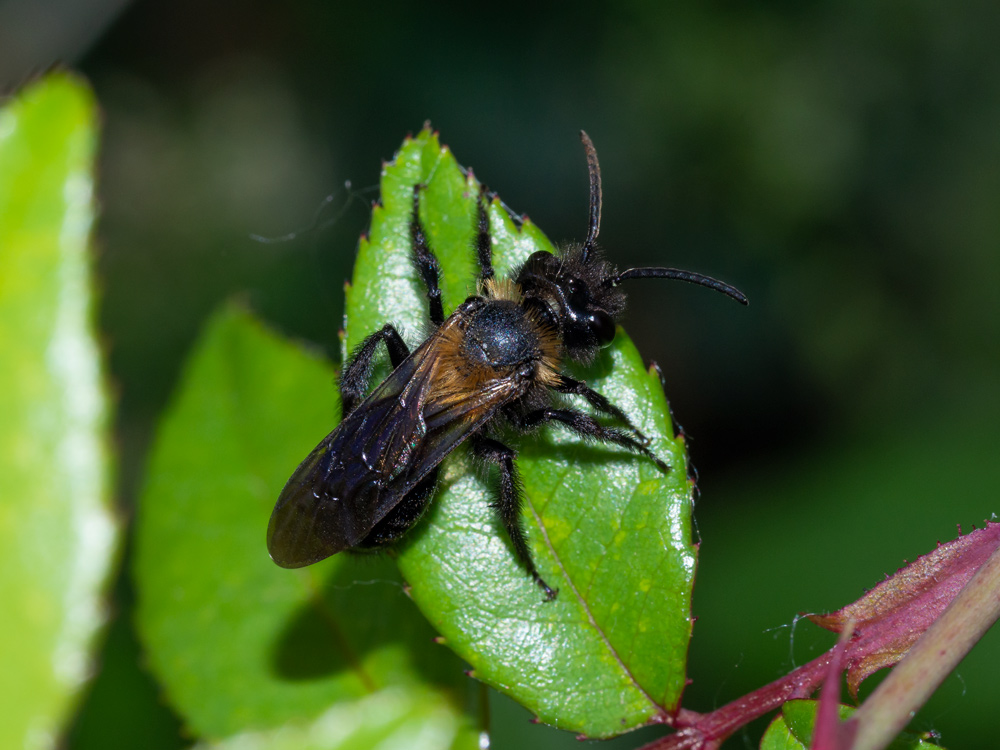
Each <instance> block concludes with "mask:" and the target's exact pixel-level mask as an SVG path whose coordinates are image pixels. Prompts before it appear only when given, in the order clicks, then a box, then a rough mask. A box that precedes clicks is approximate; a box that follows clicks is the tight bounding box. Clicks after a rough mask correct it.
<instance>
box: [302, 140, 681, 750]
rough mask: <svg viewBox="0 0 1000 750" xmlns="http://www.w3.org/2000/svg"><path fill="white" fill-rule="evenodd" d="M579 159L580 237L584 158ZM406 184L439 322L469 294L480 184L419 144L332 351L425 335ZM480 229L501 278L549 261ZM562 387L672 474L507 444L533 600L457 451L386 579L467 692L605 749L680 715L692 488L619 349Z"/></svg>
mask: <svg viewBox="0 0 1000 750" xmlns="http://www.w3.org/2000/svg"><path fill="white" fill-rule="evenodd" d="M580 161H581V180H580V185H581V207H580V217H581V233H582V230H583V228H584V225H583V222H584V219H585V217H586V202H585V198H584V197H583V195H582V192H583V191H582V187H583V185H585V181H584V178H583V177H584V173H583V168H582V165H583V163H584V160H583V158H582V154H581V160H580ZM417 183H420V184H424V185H426V188H425V189H424V190H423V191H422V198H421V219H422V222H423V223H424V227H425V229H426V231H427V234H428V238H429V242H430V244H431V247H432V249H433V250H434V252H435V254H436V255H437V257H438V259H439V261H440V262H441V265H442V268H443V274H442V284H441V286H442V292H443V298H444V304H445V310H446V312H447V311H449V310H451V309H453V308H454V307H455V306H456V305H457V304H459V303H460V302H461V301H462V300H464V299H465V297H466V296H467V295H469V294H471V293H474V290H475V273H476V264H475V258H474V252H473V245H472V242H473V223H474V219H475V212H476V203H475V201H476V197H477V195H478V190H479V187H478V183H477V182H476V181H475V179H474V178H473V177H472V175H471V174H469V175H466V174H465V173H463V171H462V170H461V168H460V167H459V166H458V164H457V163H456V161H455V158H454V156H453V155H452V154H451V152H450V151H449V150H448V149H447V148H446V147H442V146H441V145H440V144H439V142H438V139H437V136H436V134H433V133H431V132H430V131H429V130H426V129H425V130H424V131H423V132H421V133H420V134H419V135H418V136H417V137H416V138H412V139H407V140H406V141H405V142H404V144H403V146H402V148H401V149H400V151H399V152H398V153H397V155H396V158H395V160H394V161H393V162H392V163H391V164H389V165H387V166H386V167H385V169H384V171H383V174H382V204H381V206H378V207H376V208H375V210H374V212H373V215H372V224H371V231H370V236H369V237H366V238H362V242H361V244H360V248H359V252H358V260H357V265H356V267H355V273H354V281H353V284H352V285H351V287H349V289H348V294H347V310H346V319H347V331H346V337H345V341H344V351H345V352H346V351H348V350H350V349H352V348H353V347H354V346H356V345H357V344H358V343H359V342H360V341H361V340H362V339H363V338H364V337H365V336H366V335H367V334H369V333H371V332H372V331H374V330H376V329H377V328H379V327H381V326H382V325H383V324H384V323H386V322H393V323H396V324H397V325H398V326H399V327H400V328H401V329H402V331H403V332H404V337H405V338H406V339H407V342H408V343H409V344H410V345H411V346H416V345H417V344H418V343H420V341H421V339H422V337H423V336H424V335H425V332H426V329H427V301H426V296H425V293H424V289H423V286H422V284H421V283H420V281H419V279H418V277H417V274H416V272H415V270H414V268H413V266H412V263H411V261H410V240H409V218H410V211H411V206H412V194H413V186H414V185H415V184H417ZM490 223H491V228H492V233H493V238H494V249H493V254H494V259H495V265H496V268H497V272H498V274H499V275H500V276H503V275H505V274H507V273H509V272H510V270H511V269H513V268H516V267H517V265H518V264H519V263H521V262H523V261H524V259H525V258H527V256H528V255H530V254H531V253H532V252H534V251H535V250H546V251H549V252H551V251H553V247H552V245H551V243H550V242H549V241H548V240H547V239H546V238H545V236H544V235H543V234H542V233H541V232H540V231H539V230H538V229H537V228H536V227H534V226H533V225H532V224H531V223H530V222H528V221H524V223H523V225H522V226H520V227H519V226H517V225H516V224H515V223H514V221H512V219H511V217H510V216H509V215H508V214H507V212H506V211H505V210H504V209H503V208H502V207H501V205H500V203H499V201H498V200H494V201H493V203H492V204H491V206H490ZM383 372H384V371H383ZM574 372H575V374H576V375H578V376H579V377H583V378H585V379H586V380H587V381H588V382H589V383H590V385H591V386H592V387H594V388H595V389H596V390H598V391H600V392H602V393H604V394H605V395H606V396H608V397H609V398H610V399H611V400H612V401H613V402H614V403H616V404H618V405H619V406H620V407H622V408H623V410H624V411H625V412H626V413H627V414H628V415H629V416H630V417H631V418H632V419H633V421H634V422H635V424H636V425H637V426H638V427H639V428H640V429H641V430H642V431H643V432H644V433H645V434H646V435H648V436H649V437H651V438H652V439H653V443H652V446H651V447H652V448H653V450H655V451H656V452H657V454H658V455H660V456H662V457H664V458H665V460H666V461H667V462H668V463H669V464H670V465H671V467H672V469H671V471H670V473H669V474H668V475H664V474H663V473H662V472H660V471H659V470H658V469H657V468H656V467H655V466H654V465H653V464H652V462H651V461H649V460H648V459H646V458H641V457H636V456H632V455H630V454H627V453H625V452H624V451H622V450H619V449H616V448H613V447H605V446H596V447H595V446H588V445H584V444H583V443H582V441H580V440H579V439H577V438H574V437H571V436H569V435H567V434H566V432H565V431H563V430H561V429H559V428H558V427H555V428H551V429H545V430H542V431H540V432H539V433H538V436H537V437H528V438H524V439H523V440H521V441H520V443H519V446H520V458H519V466H520V468H521V472H522V477H523V479H524V485H525V490H526V503H525V509H524V520H525V524H526V528H527V530H528V535H529V543H530V547H531V551H532V555H533V557H534V559H535V561H536V563H537V565H538V569H539V571H540V572H541V574H542V576H543V577H544V578H545V579H546V580H547V581H548V582H549V583H550V584H551V585H553V586H557V587H559V588H560V590H561V591H560V594H559V597H558V599H557V600H556V601H554V602H543V601H542V595H541V592H540V591H539V589H538V587H537V586H536V585H535V583H534V582H533V581H532V580H531V579H530V578H529V576H528V575H527V574H526V573H525V571H524V570H523V569H522V568H521V567H519V565H518V564H517V562H516V561H515V558H514V555H513V552H512V550H511V547H510V544H509V541H508V540H507V537H506V535H505V533H504V532H503V530H502V528H501V527H500V525H499V524H498V522H497V521H496V519H495V518H494V516H493V513H492V512H491V510H490V508H489V500H490V497H491V496H492V494H491V492H492V491H491V487H492V486H494V485H493V483H492V482H491V481H490V480H489V479H488V478H487V479H485V480H484V478H482V477H479V476H477V474H476V473H475V472H474V471H472V468H471V466H470V461H469V460H468V457H467V456H466V455H465V453H464V451H461V450H460V451H458V452H457V453H456V454H455V455H453V456H452V457H451V458H449V459H448V461H447V462H446V464H445V467H446V468H445V469H444V471H443V472H442V477H441V486H440V488H439V491H438V498H437V500H436V501H435V502H434V503H433V504H432V509H431V510H430V511H429V513H428V514H427V517H426V518H425V520H424V521H422V522H421V524H420V525H419V526H418V528H417V529H415V530H414V532H412V533H411V534H410V535H409V536H408V538H407V541H406V543H405V544H404V545H403V547H402V550H401V554H400V556H399V565H400V569H401V570H402V572H403V575H404V577H405V578H406V580H407V581H408V582H409V583H410V584H411V585H412V593H413V598H414V600H415V601H416V602H417V604H418V605H419V606H420V608H421V610H422V611H423V612H424V614H425V615H427V617H428V618H429V619H430V620H431V622H432V623H433V624H434V626H435V627H436V628H438V630H439V631H440V632H441V633H442V634H443V636H444V637H445V640H446V642H447V643H448V645H449V646H451V648H452V649H454V650H455V652H456V653H457V654H459V655H460V656H461V657H462V658H463V659H465V660H466V661H468V662H469V663H470V664H472V666H473V667H474V669H475V675H476V676H477V677H478V678H479V679H481V680H483V681H485V682H487V683H488V684H490V685H492V686H494V687H496V688H497V689H499V690H501V691H503V692H505V693H507V694H509V695H511V696H512V697H514V698H515V699H517V700H518V701H520V702H521V703H522V704H524V705H525V706H527V707H528V708H529V709H530V710H532V711H533V712H535V714H536V715H537V716H538V717H539V718H540V719H541V720H542V721H545V722H547V723H550V724H553V725H555V726H558V727H562V728H565V729H570V730H573V731H576V732H580V733H583V734H586V735H588V736H591V737H609V736H613V735H616V734H620V733H622V732H624V731H627V730H629V729H632V728H635V727H637V726H640V725H642V724H645V723H647V722H650V721H656V720H658V719H662V718H663V717H664V716H665V715H666V714H668V713H671V712H673V711H674V710H675V709H676V707H677V705H678V702H679V699H680V695H681V691H682V689H683V686H684V681H685V659H686V653H687V645H688V640H689V638H690V633H691V620H690V616H689V614H690V600H691V587H692V582H693V576H694V570H695V560H696V548H695V547H694V545H692V543H691V527H690V512H691V485H690V483H689V481H688V479H687V476H686V457H685V452H684V444H683V440H682V439H681V438H674V436H673V428H672V425H671V421H670V417H669V412H668V408H667V403H666V400H665V398H664V395H663V391H662V388H661V386H660V383H659V379H658V377H657V375H656V374H655V373H653V372H650V371H647V370H646V368H645V367H644V366H643V363H642V360H641V358H640V356H639V354H638V352H637V351H636V349H635V347H634V346H633V345H632V343H631V342H630V341H629V339H628V338H627V336H625V335H624V333H621V332H619V335H618V337H617V339H616V342H615V344H614V345H613V346H612V347H610V348H609V349H608V350H606V351H604V352H603V353H602V354H601V356H600V357H599V358H598V359H597V361H596V362H595V364H594V365H593V366H592V367H590V368H588V369H586V370H579V371H574ZM304 455H305V452H303V453H302V456H304ZM583 686H585V687H583Z"/></svg>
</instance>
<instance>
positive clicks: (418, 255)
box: [410, 185, 444, 326]
mask: <svg viewBox="0 0 1000 750" xmlns="http://www.w3.org/2000/svg"><path fill="white" fill-rule="evenodd" d="M423 187H424V186H423V185H414V186H413V210H412V212H411V213H410V248H411V250H412V251H413V264H414V265H415V266H416V267H417V272H418V273H419V274H420V277H421V278H422V279H423V280H424V286H426V287H427V302H428V304H429V305H430V316H431V322H432V323H433V324H434V325H436V326H439V325H441V324H442V323H443V322H444V307H443V306H442V304H441V286H440V284H439V279H440V278H441V264H440V263H438V259H437V258H435V257H434V253H433V252H431V248H430V245H428V244H427V234H426V233H425V232H424V227H423V225H422V224H421V223H420V190H421V189H422V188H423Z"/></svg>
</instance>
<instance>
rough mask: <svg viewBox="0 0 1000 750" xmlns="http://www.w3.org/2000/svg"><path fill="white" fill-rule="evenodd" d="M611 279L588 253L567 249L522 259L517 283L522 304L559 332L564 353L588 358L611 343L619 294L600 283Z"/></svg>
mask: <svg viewBox="0 0 1000 750" xmlns="http://www.w3.org/2000/svg"><path fill="white" fill-rule="evenodd" d="M612 275H613V271H612V270H611V269H610V268H609V266H608V264H607V263H606V262H605V261H604V260H602V259H601V258H600V257H599V256H598V255H597V253H596V252H594V251H593V249H592V248H591V249H590V250H589V252H588V253H587V254H586V255H585V254H584V248H582V247H570V248H569V249H568V250H566V251H565V252H564V253H563V254H562V255H558V256H557V255H552V254H551V253H547V252H545V251H539V252H536V253H534V254H533V255H532V256H531V257H529V258H528V260H527V262H526V263H525V264H524V266H523V267H522V268H521V272H520V273H519V274H518V277H517V283H518V285H519V286H520V287H521V290H522V293H523V294H524V296H525V299H526V300H530V301H531V302H532V303H533V304H534V306H535V307H537V308H539V309H540V312H541V313H542V316H543V318H544V319H545V320H546V321H547V322H548V323H549V324H550V325H551V326H552V327H553V328H555V329H557V330H558V331H559V334H560V337H561V338H562V341H563V345H564V346H565V347H566V350H567V353H568V354H569V355H570V357H572V358H574V359H589V358H590V357H591V356H592V355H593V351H594V350H595V349H598V348H601V347H605V346H608V345H609V344H610V343H611V342H612V341H614V338H615V323H616V321H617V319H618V316H619V315H620V314H621V313H622V310H624V308H625V295H624V294H623V293H622V292H621V291H619V290H618V289H615V288H612V287H609V286H608V285H606V284H605V283H604V279H605V278H608V277H609V276H612Z"/></svg>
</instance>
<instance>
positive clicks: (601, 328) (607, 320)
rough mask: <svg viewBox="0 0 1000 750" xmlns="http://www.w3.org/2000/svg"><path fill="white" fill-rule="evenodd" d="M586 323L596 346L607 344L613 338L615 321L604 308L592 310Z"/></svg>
mask: <svg viewBox="0 0 1000 750" xmlns="http://www.w3.org/2000/svg"><path fill="white" fill-rule="evenodd" d="M587 325H588V327H589V328H590V332H591V333H592V334H593V335H594V338H595V339H597V345H598V346H600V347H605V346H608V345H609V344H610V343H611V342H612V341H614V340H615V321H614V320H612V318H611V316H610V315H608V314H607V313H606V312H604V310H594V311H593V312H592V313H591V314H590V315H589V316H588V319H587Z"/></svg>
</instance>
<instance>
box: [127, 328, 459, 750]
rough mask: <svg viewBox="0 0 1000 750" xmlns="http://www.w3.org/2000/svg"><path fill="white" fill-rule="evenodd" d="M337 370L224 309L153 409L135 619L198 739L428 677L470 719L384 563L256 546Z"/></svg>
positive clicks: (449, 662)
mask: <svg viewBox="0 0 1000 750" xmlns="http://www.w3.org/2000/svg"><path fill="white" fill-rule="evenodd" d="M333 381H334V372H333V369H332V368H331V367H330V366H329V365H328V364H327V363H325V362H324V361H322V360H321V359H320V358H319V357H318V356H313V355H309V354H307V353H305V352H303V351H302V350H301V349H300V348H299V347H297V346H295V345H294V344H292V343H290V342H288V341H285V340H283V339H281V338H280V337H278V336H276V335H275V334H273V333H271V332H269V331H267V330H265V329H264V328H263V327H262V326H261V325H260V324H259V323H257V322H255V321H254V320H253V319H252V318H251V317H250V316H249V315H248V314H247V313H245V312H243V311H241V310H239V309H237V308H229V309H227V310H225V311H223V312H222V313H221V314H219V315H217V316H216V317H215V318H214V319H213V320H212V322H211V323H210V325H209V326H208V327H207V329H206V331H205V333H204V334H203V336H202V339H201V341H200V342H199V343H198V344H197V346H196V348H195V351H194V353H193V354H192V355H191V358H190V360H189V362H188V364H187V367H186V371H185V372H184V374H183V376H182V379H181V383H180V387H179V391H178V393H177V394H176V395H175V397H174V399H173V403H172V404H171V406H170V407H169V409H168V411H167V413H166V415H165V417H164V418H163V421H162V424H161V426H160V429H159V432H158V434H157V439H156V444H155V446H154V448H153V451H152V457H151V459H150V467H149V472H148V478H147V484H146V487H145V489H144V491H143V493H142V496H141V498H140V507H139V511H138V518H137V541H136V559H135V577H136V583H137V588H138V594H139V603H138V626H139V630H140V634H141V636H142V638H143V640H144V642H145V645H146V648H147V650H148V653H149V660H150V664H151V666H152V668H153V670H154V671H155V672H156V674H157V675H158V676H159V678H160V680H161V682H162V684H163V685H164V686H165V689H166V692H167V695H168V698H169V699H170V700H171V702H172V703H173V705H174V706H175V707H176V708H177V710H178V711H179V712H180V714H181V715H182V717H183V719H184V720H185V722H186V723H187V725H188V727H189V728H190V729H191V730H192V731H193V732H194V733H195V734H196V735H198V736H201V737H204V738H207V739H221V738H224V737H227V736H229V735H232V734H236V733H238V732H243V731H246V730H261V729H268V728H273V727H277V726H280V725H282V724H284V723H286V722H288V721H292V720H294V721H296V722H299V723H300V724H305V723H306V722H308V721H311V720H313V719H315V718H316V717H318V716H319V715H320V714H321V713H322V712H323V711H324V710H326V709H327V708H329V707H330V706H331V705H333V704H336V703H338V702H340V701H353V700H356V699H360V698H364V697H366V696H371V695H377V694H378V693H379V692H380V691H381V690H383V689H385V688H388V687H395V688H408V689H409V688H412V689H414V690H424V691H426V690H427V686H428V685H436V686H438V687H439V688H440V689H441V691H443V692H444V693H445V694H446V696H447V701H445V700H444V699H442V698H440V696H439V698H438V701H439V703H440V705H442V706H445V705H447V706H448V707H449V710H450V711H451V712H452V714H453V717H452V722H453V723H456V724H463V726H464V725H467V723H468V721H467V719H464V718H462V711H461V710H460V706H461V705H462V704H463V703H464V700H465V695H464V693H465V689H466V687H467V685H468V684H469V683H468V680H467V678H466V677H465V675H464V674H463V673H462V665H461V664H460V663H459V662H458V660H457V659H455V658H454V657H453V656H452V655H451V654H450V653H449V652H448V651H447V650H446V649H443V648H441V647H440V646H438V645H436V644H435V643H433V637H434V632H433V631H432V630H431V628H430V627H429V626H428V625H427V623H426V622H425V621H424V620H423V618H422V617H420V615H419V613H418V612H417V611H416V609H415V607H414V606H413V604H412V603H411V602H410V600H409V599H408V598H407V596H406V594H405V593H404V591H403V586H402V582H401V580H400V578H399V574H398V572H397V570H396V569H395V566H394V565H393V564H392V562H391V561H390V560H387V559H385V558H384V557H376V556H352V555H346V554H345V555H337V556H335V557H333V558H331V559H330V560H328V561H325V562H323V563H321V564H319V565H315V566H312V567H309V568H306V569H303V570H297V571H289V570H284V569H281V568H279V567H277V566H276V565H275V564H274V563H273V562H272V561H271V560H270V558H269V557H268V555H267V548H266V545H265V531H266V529H267V521H268V517H269V515H270V513H271V509H272V507H273V506H274V502H275V499H276V498H277V497H278V493H279V492H280V490H281V488H282V486H283V485H284V483H285V481H286V480H287V479H288V475H289V474H290V472H291V470H292V468H294V466H295V465H296V463H297V462H298V461H299V460H301V459H302V458H303V457H304V456H305V455H306V454H307V453H308V452H309V450H310V449H311V448H312V447H313V445H314V444H315V442H317V441H318V440H319V438H320V437H322V436H323V434H325V433H326V432H327V430H328V429H329V427H330V425H332V424H335V423H336V421H337V419H338V412H339V404H338V402H337V396H336V388H335V387H334V382H333ZM463 736H465V737H466V738H467V739H468V743H467V744H468V745H469V746H472V745H474V744H475V743H474V737H473V736H472V734H471V733H470V730H468V729H466V730H465V734H464V735H463Z"/></svg>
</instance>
